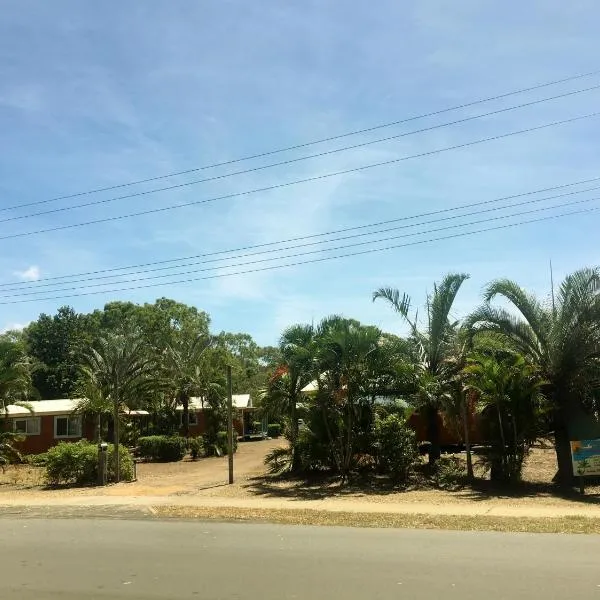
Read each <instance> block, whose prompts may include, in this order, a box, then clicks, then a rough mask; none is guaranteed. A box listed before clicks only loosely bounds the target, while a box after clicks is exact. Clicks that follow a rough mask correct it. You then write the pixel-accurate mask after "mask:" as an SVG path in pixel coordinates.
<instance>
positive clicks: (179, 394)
mask: <svg viewBox="0 0 600 600" xmlns="http://www.w3.org/2000/svg"><path fill="white" fill-rule="evenodd" d="M212 344H213V339H212V338H211V337H210V336H208V335H194V336H191V335H190V336H182V337H180V338H178V339H177V341H176V343H173V344H170V345H169V346H167V348H166V350H165V353H164V358H165V361H164V369H165V374H166V377H167V379H168V380H169V382H170V383H171V384H172V386H173V389H174V392H175V398H176V403H177V404H178V405H179V406H182V407H183V415H182V421H183V434H184V435H185V437H188V436H189V433H190V416H189V415H190V412H189V411H190V398H191V397H192V396H194V395H198V396H201V397H203V398H204V397H205V396H208V395H210V389H211V387H212V386H214V385H215V383H214V382H213V381H212V377H211V374H212V371H213V366H212V364H211V361H210V357H209V352H208V351H209V349H210V348H211V347H212Z"/></svg>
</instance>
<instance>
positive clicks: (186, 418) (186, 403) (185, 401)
mask: <svg viewBox="0 0 600 600" xmlns="http://www.w3.org/2000/svg"><path fill="white" fill-rule="evenodd" d="M180 398H181V405H182V406H183V415H182V417H183V435H184V437H186V438H187V437H189V436H190V398H189V396H188V395H187V394H186V393H183V394H182V395H181V396H180Z"/></svg>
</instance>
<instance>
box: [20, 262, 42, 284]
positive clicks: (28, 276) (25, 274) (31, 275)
mask: <svg viewBox="0 0 600 600" xmlns="http://www.w3.org/2000/svg"><path fill="white" fill-rule="evenodd" d="M15 275H16V276H17V277H19V278H20V279H22V280H23V281H37V280H38V279H39V278H40V277H41V275H42V271H41V270H40V268H39V267H38V266H37V265H31V266H30V267H27V268H26V269H25V270H24V271H15Z"/></svg>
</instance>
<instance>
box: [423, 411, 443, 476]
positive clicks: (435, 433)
mask: <svg viewBox="0 0 600 600" xmlns="http://www.w3.org/2000/svg"><path fill="white" fill-rule="evenodd" d="M425 412H426V418H427V437H428V438H429V444H430V446H429V466H434V465H435V463H436V462H437V461H438V460H439V458H440V456H441V455H442V451H441V448H440V426H439V423H438V411H437V408H436V407H435V406H428V407H427V408H426V409H425Z"/></svg>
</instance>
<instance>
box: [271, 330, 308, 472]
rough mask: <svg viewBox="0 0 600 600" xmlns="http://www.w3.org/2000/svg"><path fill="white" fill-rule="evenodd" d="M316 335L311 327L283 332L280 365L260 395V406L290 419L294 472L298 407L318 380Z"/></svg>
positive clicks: (294, 467) (294, 468) (295, 467)
mask: <svg viewBox="0 0 600 600" xmlns="http://www.w3.org/2000/svg"><path fill="white" fill-rule="evenodd" d="M314 335H315V331H314V328H313V326H312V325H293V326H291V327H289V328H288V329H286V330H285V331H284V332H283V334H282V335H281V338H280V339H279V352H280V355H281V364H280V365H279V366H278V367H277V368H276V370H275V373H274V374H273V376H272V377H271V379H270V381H269V384H268V386H267V388H266V389H265V390H263V392H262V393H261V403H262V406H263V408H264V409H265V410H267V411H270V412H281V413H282V414H284V415H285V416H287V417H288V418H289V421H290V429H289V431H290V449H291V452H292V460H291V468H292V470H293V471H295V470H297V469H298V460H297V455H296V454H297V453H296V442H297V440H298V417H297V414H298V413H297V405H298V403H299V401H300V399H301V391H302V389H303V388H304V387H305V386H306V385H308V384H309V383H310V382H311V381H312V380H313V379H314V377H315V370H314V361H313V355H314Z"/></svg>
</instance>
